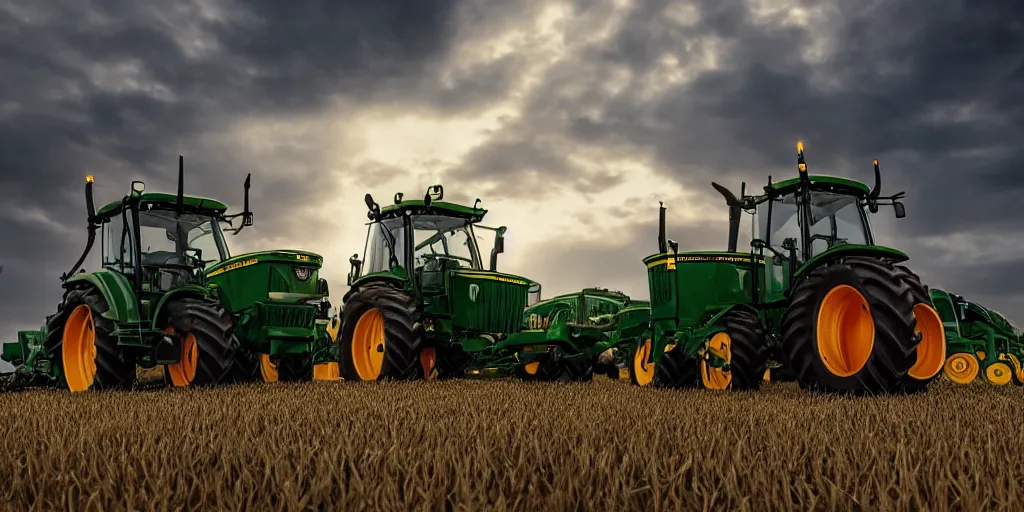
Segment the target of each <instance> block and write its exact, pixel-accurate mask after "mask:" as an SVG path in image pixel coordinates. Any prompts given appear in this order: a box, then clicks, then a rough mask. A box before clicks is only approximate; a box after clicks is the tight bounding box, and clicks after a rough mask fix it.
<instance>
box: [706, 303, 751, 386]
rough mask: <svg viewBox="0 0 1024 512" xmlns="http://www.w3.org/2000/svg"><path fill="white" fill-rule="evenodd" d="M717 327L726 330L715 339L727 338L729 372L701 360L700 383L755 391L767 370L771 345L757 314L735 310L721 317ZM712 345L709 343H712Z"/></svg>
mask: <svg viewBox="0 0 1024 512" xmlns="http://www.w3.org/2000/svg"><path fill="white" fill-rule="evenodd" d="M718 324H719V325H721V326H722V327H723V328H724V329H725V330H724V331H722V332H720V333H718V334H716V335H715V337H713V338H712V341H714V340H715V339H720V340H722V339H728V341H727V342H725V343H726V345H727V348H726V350H727V351H728V355H729V356H728V357H729V360H730V362H729V367H730V368H729V371H728V372H722V371H721V370H719V369H717V368H712V367H710V366H709V365H708V364H707V363H706V362H704V361H701V382H702V383H703V384H704V387H705V388H708V389H732V390H736V391H746V390H756V389H759V388H760V387H761V381H762V380H763V379H764V374H765V370H766V369H767V368H768V345H767V337H766V336H765V332H764V328H762V327H761V321H760V320H759V319H758V318H757V315H755V314H754V313H752V312H750V311H745V310H741V309H734V310H732V311H729V312H728V313H726V314H724V315H722V317H721V318H720V319H719V321H718ZM709 344H710V343H709Z"/></svg>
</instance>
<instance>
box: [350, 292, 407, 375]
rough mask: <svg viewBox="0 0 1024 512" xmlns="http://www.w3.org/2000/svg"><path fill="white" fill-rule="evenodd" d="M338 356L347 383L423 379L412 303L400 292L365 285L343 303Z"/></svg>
mask: <svg viewBox="0 0 1024 512" xmlns="http://www.w3.org/2000/svg"><path fill="white" fill-rule="evenodd" d="M343 315H344V318H343V319H342V322H341V325H342V328H341V329H342V330H341V335H340V336H339V337H338V354H339V356H340V359H341V376H342V378H343V379H345V380H347V381H369V380H378V379H394V380H410V379H418V378H422V377H423V370H422V368H421V367H420V346H421V344H422V342H423V337H422V335H421V333H420V332H419V330H418V329H417V327H416V304H415V302H414V301H413V299H412V297H409V296H408V295H406V294H405V293H403V292H402V291H400V290H396V289H394V288H392V287H390V286H387V285H385V284H377V283H373V284H368V285H366V286H363V287H362V288H361V289H359V290H358V291H357V292H355V293H354V294H353V295H352V296H351V297H350V298H349V299H348V301H347V302H346V304H345V309H344V312H343Z"/></svg>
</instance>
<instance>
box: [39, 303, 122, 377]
mask: <svg viewBox="0 0 1024 512" xmlns="http://www.w3.org/2000/svg"><path fill="white" fill-rule="evenodd" d="M109 309H110V307H109V306H108V305H107V302H106V301H105V300H104V299H103V295H102V294H100V293H99V291H98V290H96V289H95V288H93V287H87V288H78V289H74V290H71V291H69V292H68V294H67V296H66V297H65V298H64V302H63V303H62V304H61V306H60V307H59V308H58V309H57V313H56V314H54V315H52V316H51V317H50V318H49V319H48V320H47V323H46V328H47V335H46V347H47V351H48V352H49V353H50V354H52V355H53V357H54V363H55V364H56V367H57V368H59V369H60V373H61V380H62V381H63V382H64V385H65V386H66V387H67V389H68V390H70V391H71V392H79V391H99V390H104V389H127V388H130V387H131V386H132V384H134V383H135V364H130V363H129V362H127V361H125V358H124V354H123V352H122V351H121V349H120V348H119V347H118V346H117V338H115V337H114V336H113V334H112V333H113V332H114V322H113V321H112V320H109V319H107V318H104V317H103V313H106V312H107V311H108V310H109Z"/></svg>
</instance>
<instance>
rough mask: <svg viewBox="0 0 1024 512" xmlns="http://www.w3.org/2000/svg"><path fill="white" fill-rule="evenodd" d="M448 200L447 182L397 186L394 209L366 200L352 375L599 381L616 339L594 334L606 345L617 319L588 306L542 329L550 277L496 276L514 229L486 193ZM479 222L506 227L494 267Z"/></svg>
mask: <svg viewBox="0 0 1024 512" xmlns="http://www.w3.org/2000/svg"><path fill="white" fill-rule="evenodd" d="M443 198H444V188H443V187H442V186H441V185H434V186H431V187H430V188H429V189H428V190H427V194H426V195H425V196H424V197H423V199H416V200H404V199H403V195H402V194H401V193H398V194H396V195H395V198H394V204H393V205H389V206H386V207H384V208H381V207H380V205H379V204H377V203H376V202H374V200H373V198H372V197H371V196H370V195H369V194H367V195H366V198H365V199H366V205H367V208H368V209H369V213H368V217H369V219H370V223H369V232H368V233H367V243H366V249H365V252H364V255H363V258H364V259H363V260H360V259H359V258H358V255H354V256H353V257H352V259H351V260H350V262H351V263H352V270H351V272H350V273H349V278H348V283H349V285H350V287H351V288H350V289H349V291H348V292H347V293H346V294H345V296H344V298H343V303H344V307H343V312H342V323H341V325H342V328H341V331H340V333H339V334H338V337H337V342H336V344H337V347H338V348H337V351H338V358H339V362H340V366H341V376H342V378H343V379H344V380H346V381H373V380H378V379H393V380H406V379H421V378H425V377H427V376H429V375H432V374H433V372H434V371H436V372H437V373H436V375H437V378H439V379H445V378H456V377H469V378H479V377H500V376H509V375H520V376H528V377H530V378H536V379H545V380H588V379H589V377H590V376H592V375H593V368H594V366H595V365H596V361H597V359H598V356H599V354H600V353H601V352H604V351H606V350H607V349H608V348H611V346H612V344H606V345H597V343H596V342H595V340H598V339H599V340H600V341H607V340H605V338H606V332H607V331H609V330H615V329H617V328H618V327H617V324H612V325H608V324H600V325H599V324H598V323H597V322H585V321H583V320H584V318H583V317H582V316H581V315H585V314H586V309H585V308H579V309H577V308H574V307H571V306H567V305H565V304H563V305H562V307H557V308H555V307H553V310H552V311H551V314H550V315H549V316H546V323H544V324H542V325H539V326H538V325H537V324H536V318H535V320H534V323H533V324H532V328H531V323H530V320H529V318H530V315H531V314H532V313H531V312H530V310H528V309H527V308H528V307H530V302H531V300H530V299H529V297H530V295H531V294H536V293H539V290H540V286H539V284H537V283H535V282H533V281H531V280H529V279H526V278H524V277H520V276H515V275H511V274H505V273H500V272H498V271H497V259H498V255H499V254H501V253H502V252H504V249H505V239H504V234H505V231H506V228H505V227H504V226H503V227H499V228H488V227H485V226H482V225H480V224H479V223H480V222H481V221H482V220H483V218H484V215H485V214H486V213H487V210H485V209H483V208H481V207H480V206H479V205H480V200H479V199H478V200H477V201H476V202H475V203H474V204H473V206H465V205H459V204H454V203H449V202H443ZM480 229H487V230H491V231H493V232H494V233H495V238H494V248H493V249H492V250H491V253H490V261H489V268H488V269H485V268H484V262H483V255H481V253H480V249H479V247H478V245H477V231H478V230H480ZM364 264H365V266H366V269H365V270H366V272H365V273H364V272H363V266H364ZM570 302H571V301H570ZM550 304H552V306H554V304H562V301H555V302H550ZM533 307H534V308H536V309H535V311H540V310H544V309H545V308H547V305H545V304H533ZM641 325H646V321H644V322H642V323H641Z"/></svg>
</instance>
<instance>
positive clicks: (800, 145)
mask: <svg viewBox="0 0 1024 512" xmlns="http://www.w3.org/2000/svg"><path fill="white" fill-rule="evenodd" d="M796 152H797V153H803V152H804V143H803V141H799V142H797V143H796Z"/></svg>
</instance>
